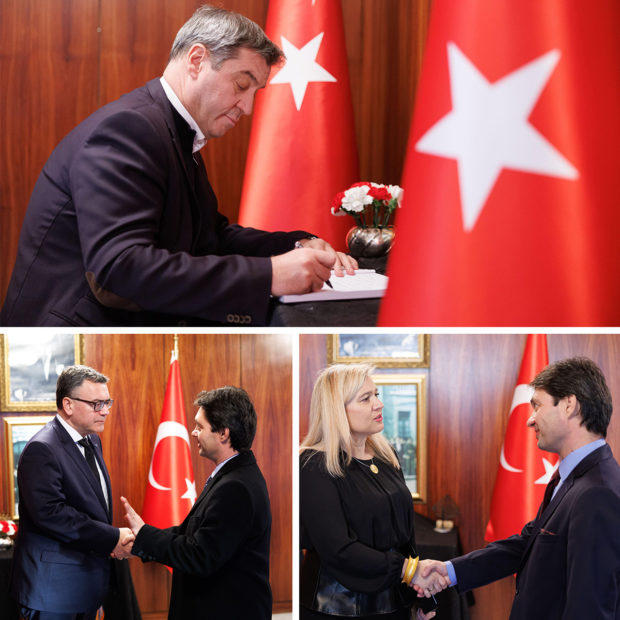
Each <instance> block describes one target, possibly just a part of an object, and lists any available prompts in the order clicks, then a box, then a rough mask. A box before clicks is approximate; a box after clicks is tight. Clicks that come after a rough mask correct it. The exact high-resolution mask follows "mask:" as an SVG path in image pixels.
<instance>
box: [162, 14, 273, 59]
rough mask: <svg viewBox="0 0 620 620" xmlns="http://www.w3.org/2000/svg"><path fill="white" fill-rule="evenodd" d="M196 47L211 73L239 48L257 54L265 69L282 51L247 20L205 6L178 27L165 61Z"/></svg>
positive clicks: (240, 16)
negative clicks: (204, 50) (208, 61)
mask: <svg viewBox="0 0 620 620" xmlns="http://www.w3.org/2000/svg"><path fill="white" fill-rule="evenodd" d="M196 43H201V44H202V45H204V46H205V47H206V48H207V50H208V51H209V53H210V54H211V66H212V67H213V68H214V69H219V67H220V66H221V64H222V63H223V62H224V61H225V60H228V59H229V58H236V57H237V54H238V50H239V48H240V47H245V48H247V49H250V50H252V51H255V52H257V53H258V54H260V55H261V56H262V57H263V58H264V59H265V62H266V63H267V66H269V67H271V66H272V65H275V64H277V63H279V62H280V61H281V60H282V59H283V58H284V53H283V52H282V50H281V49H280V48H279V47H278V46H277V45H276V44H275V43H273V41H271V40H270V39H268V38H267V35H266V34H265V33H264V32H263V30H262V28H260V27H259V26H258V25H257V24H255V23H254V22H253V21H252V20H251V19H248V18H247V17H244V16H243V15H240V14H239V13H234V12H233V11H228V10H226V9H223V8H216V7H213V6H209V5H208V4H205V5H204V6H201V7H200V8H199V9H197V10H196V12H195V13H194V14H193V15H192V16H191V17H190V18H189V20H188V21H187V22H185V24H184V25H183V26H182V27H181V29H180V30H179V32H178V33H177V36H176V37H175V39H174V43H173V44H172V49H171V50H170V57H169V59H168V60H169V61H172V60H175V59H176V58H179V57H180V56H181V55H182V54H183V53H184V52H186V51H187V50H189V49H190V47H191V46H192V45H195V44H196Z"/></svg>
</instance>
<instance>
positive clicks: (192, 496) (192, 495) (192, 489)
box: [181, 478, 197, 504]
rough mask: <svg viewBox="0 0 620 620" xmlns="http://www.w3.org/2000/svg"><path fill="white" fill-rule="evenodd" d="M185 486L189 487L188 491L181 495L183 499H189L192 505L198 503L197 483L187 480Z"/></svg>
mask: <svg viewBox="0 0 620 620" xmlns="http://www.w3.org/2000/svg"><path fill="white" fill-rule="evenodd" d="M185 484H186V485H187V491H185V493H183V495H181V499H188V500H189V501H190V502H192V504H194V503H195V502H196V497H197V496H196V483H195V482H194V481H193V480H188V479H187V478H185Z"/></svg>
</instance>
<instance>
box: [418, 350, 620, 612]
mask: <svg viewBox="0 0 620 620" xmlns="http://www.w3.org/2000/svg"><path fill="white" fill-rule="evenodd" d="M530 385H531V386H532V387H533V388H534V395H533V396H532V400H531V403H532V408H533V410H534V411H533V413H532V415H531V417H530V418H529V420H528V426H530V427H531V428H532V429H533V431H534V432H535V433H536V438H537V440H538V447H539V448H540V449H541V450H548V451H550V452H555V453H557V454H558V455H559V456H560V463H559V467H558V470H557V472H556V473H558V474H559V477H557V476H555V475H554V477H553V478H552V479H551V481H550V482H549V484H548V486H547V490H546V491H545V499H544V500H543V503H542V504H541V506H540V509H539V511H538V515H537V516H536V519H534V521H531V522H530V523H528V524H527V525H525V527H524V528H523V530H522V532H521V534H520V535H518V536H511V537H510V538H507V539H506V540H500V541H497V542H494V543H491V544H490V545H488V546H487V547H485V548H484V549H480V550H478V551H473V552H472V553H469V554H467V555H464V556H462V557H459V558H455V559H453V560H452V561H451V562H447V563H445V564H444V563H443V562H437V561H434V560H430V561H428V562H426V564H427V566H426V567H424V573H423V575H428V574H430V573H431V571H432V570H435V571H437V572H438V573H440V574H443V575H448V574H449V575H450V578H451V581H452V585H456V587H457V589H458V590H459V591H460V592H465V591H467V590H471V589H472V588H477V587H480V586H483V585H486V584H487V583H490V582H491V581H495V580H497V579H501V578H502V577H506V576H508V575H511V574H513V573H516V574H517V581H516V593H515V598H514V602H513V605H512V611H511V614H510V618H511V620H555V619H558V620H559V619H562V620H569V619H574V620H577V619H579V620H583V618H596V620H618V618H620V467H619V466H618V463H617V462H616V460H615V459H614V457H613V455H612V453H611V449H610V448H609V445H607V443H606V441H605V436H606V435H607V427H608V425H609V421H610V418H611V414H612V403H611V394H610V392H609V389H608V387H607V384H606V382H605V377H604V376H603V374H602V372H601V371H600V369H599V368H598V367H597V366H596V364H594V362H592V361H591V360H589V359H587V358H571V359H566V360H562V361H559V362H556V363H554V364H551V365H550V366H548V367H547V368H546V369H544V370H543V371H542V372H541V373H539V374H538V375H537V376H536V377H535V378H534V380H533V381H532V383H531V384H530ZM516 501H519V500H518V498H515V502H516Z"/></svg>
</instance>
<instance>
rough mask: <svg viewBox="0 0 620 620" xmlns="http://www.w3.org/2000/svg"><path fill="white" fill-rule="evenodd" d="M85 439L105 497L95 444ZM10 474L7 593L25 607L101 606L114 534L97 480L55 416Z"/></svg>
mask: <svg viewBox="0 0 620 620" xmlns="http://www.w3.org/2000/svg"><path fill="white" fill-rule="evenodd" d="M90 437H91V440H92V442H93V445H94V447H95V454H96V457H97V460H98V462H99V467H101V470H102V472H103V473H104V477H105V480H106V485H107V490H108V497H109V498H110V502H111V499H112V489H111V487H110V479H109V476H108V472H107V469H106V466H105V463H104V462H103V456H102V453H101V441H100V440H99V437H98V436H97V435H91V436H90ZM17 472H18V487H19V530H18V534H17V541H16V543H15V551H14V554H13V565H12V573H11V585H10V591H11V595H12V596H13V598H15V600H17V601H18V602H19V603H20V604H21V605H24V606H26V607H29V608H31V609H39V610H43V611H56V612H66V613H79V612H86V611H94V610H95V609H97V608H98V607H99V606H100V605H101V604H102V603H103V599H104V597H105V594H106V591H107V588H108V581H109V573H110V560H109V557H108V556H109V555H110V552H111V551H112V550H113V549H114V547H115V546H116V543H117V542H118V536H119V530H118V528H116V527H113V526H112V525H111V519H110V514H111V508H112V507H111V505H110V510H108V508H107V506H106V502H105V498H104V496H103V492H102V490H101V485H100V483H99V481H98V480H97V479H96V478H95V476H94V475H93V473H92V471H91V470H90V468H89V467H88V464H87V463H86V459H85V458H84V456H83V455H82V454H81V452H80V449H79V448H78V447H77V446H76V445H75V443H74V442H73V440H72V439H71V437H70V436H69V434H68V433H67V431H66V430H65V429H64V428H63V427H62V425H61V424H60V422H58V420H57V419H56V418H54V419H53V420H52V421H51V422H49V423H48V424H47V425H46V426H45V427H44V428H43V429H41V430H40V431H39V432H38V433H37V434H36V435H34V437H33V438H32V439H31V440H30V441H29V442H28V444H27V445H26V447H25V448H24V451H23V452H22V455H21V457H20V460H19V466H18V469H17Z"/></svg>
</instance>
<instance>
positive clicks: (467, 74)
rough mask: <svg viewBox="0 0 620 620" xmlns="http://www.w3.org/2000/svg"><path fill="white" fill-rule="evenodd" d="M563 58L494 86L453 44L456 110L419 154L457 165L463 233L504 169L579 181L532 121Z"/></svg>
mask: <svg viewBox="0 0 620 620" xmlns="http://www.w3.org/2000/svg"><path fill="white" fill-rule="evenodd" d="M559 60H560V52H559V51H558V50H551V51H550V52H547V53H546V54H543V55H542V56H540V57H539V58H537V59H535V60H533V61H531V62H529V63H527V64H525V65H523V66H522V67H520V68H518V69H516V70H514V71H512V72H511V73H508V74H507V75H505V76H504V77H503V78H501V79H499V80H498V81H496V82H495V83H493V84H491V83H490V82H489V81H488V80H487V79H486V78H485V77H484V75H482V73H480V71H479V70H478V68H477V67H476V66H475V65H474V64H473V63H472V62H471V61H470V60H469V59H468V58H467V57H466V56H465V54H463V52H461V50H460V49H459V48H458V47H457V46H456V45H455V44H454V43H448V65H449V73H450V92H451V95H452V106H453V109H452V111H450V112H449V113H448V114H446V115H445V116H444V117H443V118H441V119H440V120H439V121H438V122H437V123H436V124H435V125H433V127H431V128H430V129H429V130H428V131H427V132H426V133H425V134H424V135H423V136H422V138H421V139H420V140H419V141H418V143H417V144H416V147H415V148H416V150H417V151H420V152H422V153H429V154H431V155H437V156H440V157H448V158H451V159H456V160H457V162H458V176H459V189H460V196H461V210H462V214H463V228H464V230H465V231H466V232H469V231H471V230H472V228H473V227H474V225H475V224H476V221H477V219H478V216H479V215H480V213H481V211H482V209H483V207H484V204H485V202H486V201H487V198H488V197H489V194H490V193H491V190H492V189H493V186H494V185H495V183H496V181H497V177H498V176H499V174H500V172H501V171H502V170H503V169H504V168H507V169H511V170H518V171H521V172H530V173H534V174H542V175H547V176H553V177H561V178H566V179H576V178H578V176H579V172H578V171H577V169H576V168H575V167H574V166H573V165H572V164H571V163H570V162H569V161H568V160H567V159H566V158H565V157H564V156H563V155H562V154H561V153H560V152H559V151H558V150H557V149H556V148H555V147H554V146H553V145H552V144H551V143H550V142H549V141H548V140H547V139H546V138H545V137H544V136H543V135H542V134H541V133H540V132H539V131H538V130H537V129H536V128H534V127H533V126H532V125H531V124H530V122H529V121H528V117H529V115H530V113H531V111H532V109H533V108H534V106H535V105H536V102H537V101H538V98H539V97H540V95H541V93H542V91H543V89H544V88H545V86H546V84H547V82H548V80H549V78H550V77H551V74H552V73H553V70H554V69H555V66H556V65H557V63H558V61H559Z"/></svg>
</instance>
